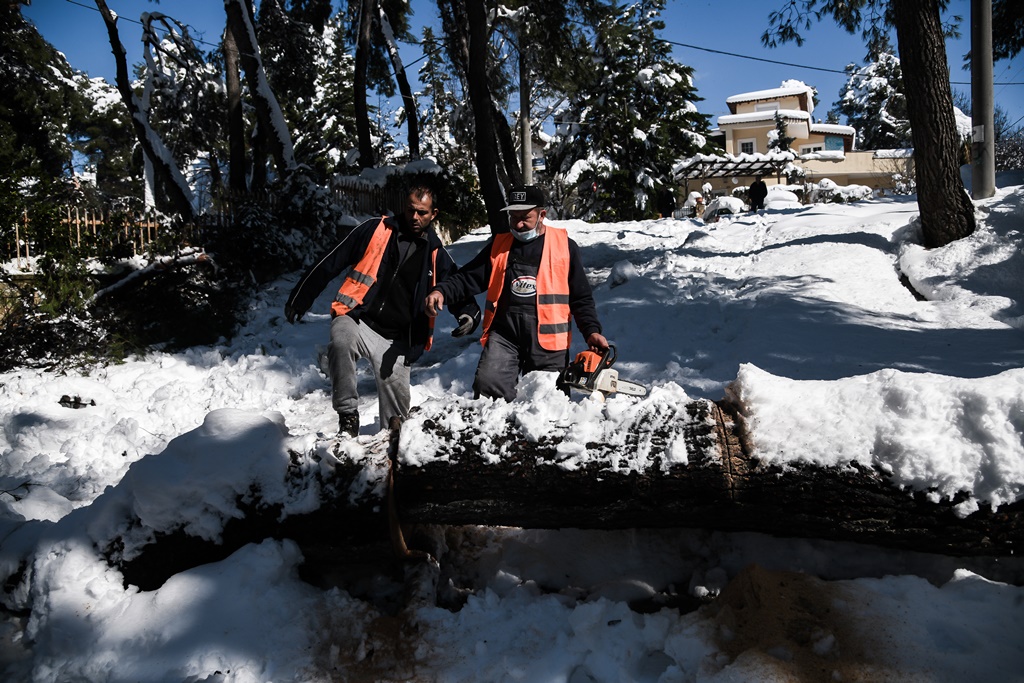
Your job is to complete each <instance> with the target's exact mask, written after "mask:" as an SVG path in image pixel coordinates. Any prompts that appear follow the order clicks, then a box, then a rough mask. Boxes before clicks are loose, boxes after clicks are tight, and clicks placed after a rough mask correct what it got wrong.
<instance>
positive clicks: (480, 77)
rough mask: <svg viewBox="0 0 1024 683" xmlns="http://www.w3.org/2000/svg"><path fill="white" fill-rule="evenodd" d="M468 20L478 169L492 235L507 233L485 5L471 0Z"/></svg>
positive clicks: (468, 76)
mask: <svg viewBox="0 0 1024 683" xmlns="http://www.w3.org/2000/svg"><path fill="white" fill-rule="evenodd" d="M466 17H467V19H468V21H469V59H468V65H467V66H468V74H467V84H468V86H469V100H470V104H471V105H472V108H473V120H474V122H475V124H476V168H477V173H478V174H479V177H480V191H481V193H482V194H483V196H484V204H485V205H486V206H487V220H488V221H489V222H490V224H491V232H492V233H498V232H507V231H508V217H507V216H506V215H505V214H504V212H502V209H503V208H504V207H505V193H504V191H503V190H502V187H501V182H500V181H499V179H498V165H499V163H500V155H499V153H498V143H497V136H496V133H495V127H494V119H493V116H492V111H491V105H492V102H491V89H490V87H488V84H487V45H488V40H487V13H486V9H485V8H484V3H482V2H478V1H477V0H468V2H467V3H466Z"/></svg>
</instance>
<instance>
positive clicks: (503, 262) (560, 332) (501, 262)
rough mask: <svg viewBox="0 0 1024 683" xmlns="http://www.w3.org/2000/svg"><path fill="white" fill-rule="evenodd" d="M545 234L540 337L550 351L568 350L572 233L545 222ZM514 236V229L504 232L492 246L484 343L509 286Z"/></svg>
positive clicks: (540, 274) (539, 289) (540, 280)
mask: <svg viewBox="0 0 1024 683" xmlns="http://www.w3.org/2000/svg"><path fill="white" fill-rule="evenodd" d="M544 234H545V237H544V250H543V252H541V257H540V268H539V269H538V271H537V323H538V325H537V341H538V342H540V346H541V348H544V349H547V350H548V351H564V350H566V349H568V348H569V342H570V340H571V339H572V328H571V326H570V325H569V320H570V318H571V317H572V313H571V311H570V310H569V233H568V232H566V231H565V230H563V229H562V228H555V227H552V226H550V225H545V230H544ZM513 239H515V238H514V237H513V236H512V233H508V232H504V233H501V234H499V235H495V236H494V244H493V245H492V246H491V279H490V282H489V283H488V285H487V303H486V305H485V306H484V321H483V322H484V325H483V327H484V330H483V334H482V335H481V336H480V343H481V344H484V345H486V344H487V336H488V332H489V330H490V329H491V323H492V322H493V321H494V314H495V312H496V311H497V309H498V299H499V298H500V297H501V290H502V289H503V288H504V286H505V268H506V266H507V265H508V251H509V249H510V248H511V247H512V240H513Z"/></svg>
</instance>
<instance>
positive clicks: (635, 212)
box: [549, 0, 708, 220]
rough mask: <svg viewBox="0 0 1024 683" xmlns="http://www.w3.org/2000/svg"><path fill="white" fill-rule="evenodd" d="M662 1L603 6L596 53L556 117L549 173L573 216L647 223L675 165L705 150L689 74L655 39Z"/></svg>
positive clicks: (660, 24) (702, 123) (704, 127)
mask: <svg viewBox="0 0 1024 683" xmlns="http://www.w3.org/2000/svg"><path fill="white" fill-rule="evenodd" d="M663 7H664V0H644V1H642V2H639V3H636V4H633V5H630V6H628V7H625V8H619V7H617V6H615V5H612V6H608V7H605V8H604V9H603V11H602V14H601V16H599V17H597V23H596V27H595V35H594V36H593V53H592V56H591V60H590V62H589V63H581V66H583V67H584V68H582V69H581V70H579V71H578V72H577V73H576V74H575V76H576V83H577V87H576V89H575V90H574V91H573V92H570V93H569V94H568V98H569V105H568V106H567V107H566V108H565V109H564V110H562V111H561V112H560V113H559V116H558V118H557V119H556V123H558V124H559V126H558V130H557V133H556V140H557V144H556V146H555V148H554V150H553V152H552V154H551V157H550V161H549V168H553V169H554V170H555V172H556V174H557V175H556V182H557V183H559V185H560V189H561V191H562V193H563V194H564V195H565V196H566V197H567V198H572V199H574V200H575V202H574V204H573V205H572V208H571V209H570V211H571V212H572V213H574V214H576V213H582V215H584V216H586V217H588V218H595V219H600V220H615V219H636V218H642V217H646V216H651V215H653V213H654V212H655V210H656V207H655V201H654V199H655V197H656V196H657V193H658V192H659V191H660V189H661V187H662V185H663V183H665V182H667V181H668V178H669V173H670V169H671V167H672V165H673V164H674V163H675V161H676V160H678V159H680V158H683V157H687V156H691V155H692V154H694V153H695V152H697V151H698V150H700V149H701V148H703V147H704V145H705V144H706V140H705V134H706V132H707V129H708V124H707V118H708V117H707V116H705V115H703V114H699V113H698V112H697V110H696V107H695V106H694V102H695V101H697V100H699V98H698V97H697V96H696V89H695V88H694V87H693V83H692V71H693V70H692V69H691V68H690V67H686V66H682V65H680V64H677V63H676V62H674V61H673V60H672V58H671V55H670V47H669V45H668V44H667V43H665V42H664V41H661V40H659V39H658V37H657V33H656V32H657V31H658V30H661V29H663V28H664V23H663V22H662V21H661V20H660V12H661V10H662V9H663Z"/></svg>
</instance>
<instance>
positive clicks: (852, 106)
mask: <svg viewBox="0 0 1024 683" xmlns="http://www.w3.org/2000/svg"><path fill="white" fill-rule="evenodd" d="M846 73H847V79H846V83H845V85H843V88H842V89H841V90H840V91H839V101H838V102H837V103H836V104H835V106H834V107H833V109H832V111H833V112H835V113H836V114H837V115H842V116H845V117H846V121H847V123H848V125H850V126H853V127H854V128H855V129H856V131H857V148H858V149H902V148H905V147H910V146H911V145H912V143H911V140H910V121H908V120H907V98H906V96H905V95H904V92H903V71H902V69H901V68H900V59H899V57H897V56H896V55H895V54H893V53H892V48H891V46H890V45H889V43H888V40H887V39H886V40H884V41H882V43H881V44H879V45H878V47H877V48H875V49H873V50H871V52H870V53H869V54H868V58H867V64H865V65H864V66H856V65H854V64H850V65H848V66H847V67H846Z"/></svg>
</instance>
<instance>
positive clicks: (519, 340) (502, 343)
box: [473, 316, 569, 401]
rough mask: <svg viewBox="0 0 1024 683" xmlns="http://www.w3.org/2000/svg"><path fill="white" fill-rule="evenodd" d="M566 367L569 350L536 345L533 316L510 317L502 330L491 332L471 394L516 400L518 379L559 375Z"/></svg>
mask: <svg viewBox="0 0 1024 683" xmlns="http://www.w3.org/2000/svg"><path fill="white" fill-rule="evenodd" d="M568 364H569V350H568V349H566V350H565V351H548V350H547V349H543V348H541V346H540V344H539V343H538V342H537V318H536V316H532V317H531V316H523V317H521V318H516V317H512V319H511V321H510V322H509V324H508V325H503V326H502V329H499V330H495V329H493V328H492V329H491V333H490V335H489V336H488V338H487V346H485V347H484V349H483V351H482V352H481V353H480V364H479V365H477V367H476V378H475V379H474V380H473V391H474V393H475V394H476V396H478V397H479V396H486V397H488V398H503V399H505V400H506V401H511V400H512V399H514V398H515V397H516V385H517V384H518V383H519V376H520V375H525V374H526V373H528V372H533V371H536V370H545V371H550V372H560V371H561V370H563V369H564V368H565V366H566V365H568Z"/></svg>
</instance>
